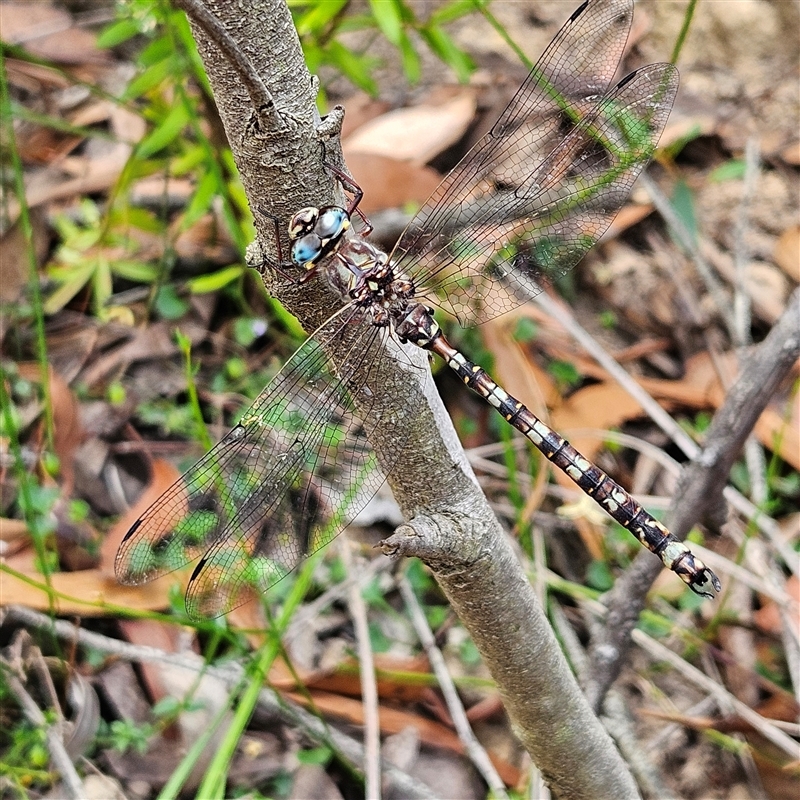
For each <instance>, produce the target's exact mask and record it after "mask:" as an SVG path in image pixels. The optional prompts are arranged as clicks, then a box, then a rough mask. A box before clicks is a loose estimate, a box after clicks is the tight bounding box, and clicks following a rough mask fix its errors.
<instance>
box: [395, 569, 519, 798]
mask: <svg viewBox="0 0 800 800" xmlns="http://www.w3.org/2000/svg"><path fill="white" fill-rule="evenodd" d="M397 585H398V587H399V589H400V594H401V595H402V596H403V601H404V602H405V604H406V608H408V613H409V614H410V616H411V622H412V624H413V625H414V630H416V632H417V636H418V637H419V640H420V642H421V644H422V646H423V648H424V649H425V653H426V655H427V656H428V660H429V661H430V663H431V667H432V668H433V671H434V674H435V675H436V680H437V681H438V682H439V687H440V688H441V690H442V694H443V695H444V699H445V702H446V703H447V709H448V711H449V712H450V717H451V718H452V720H453V724H454V725H455V728H456V732H457V733H458V738H459V739H461V741H462V742H464V746H465V747H466V749H467V753H468V755H469V757H470V759H471V760H472V763H473V764H474V765H475V766H476V767H477V769H478V771H479V772H480V773H481V775H483V779H484V780H485V781H486V783H487V784H488V786H489V788H490V789H491V790H492V792H493V793H494V796H495V797H498V798H506V800H508V794H507V793H506V786H505V783H503V779H502V778H501V777H500V776H499V775H498V774H497V770H496V769H495V768H494V764H492V762H491V759H490V758H489V755H488V753H487V752H486V750H484V749H483V746H482V745H481V743H480V742H479V741H478V740H477V739H476V738H475V734H474V733H473V732H472V728H471V727H470V724H469V720H468V719H467V713H466V711H464V706H463V705H462V704H461V699H460V698H459V696H458V692H457V691H456V687H455V685H454V684H453V680H452V678H451V677H450V673H449V672H448V671H447V665H446V664H445V661H444V656H442V653H441V651H440V650H439V648H438V647H437V646H436V640H435V639H434V636H433V632H432V631H431V629H430V627H429V626H428V621H427V620H426V619H425V614H424V613H423V611H422V608H421V607H420V605H419V602H418V601H417V596H416V595H415V594H414V590H413V589H412V588H411V584H410V583H409V581H408V578H406V577H405V575H401V576H400V577H399V578H398V581H397Z"/></svg>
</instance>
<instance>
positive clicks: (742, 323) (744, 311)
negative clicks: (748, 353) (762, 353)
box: [731, 136, 759, 347]
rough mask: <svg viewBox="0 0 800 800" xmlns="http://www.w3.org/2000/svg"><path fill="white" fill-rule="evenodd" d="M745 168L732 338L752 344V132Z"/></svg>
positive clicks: (755, 154)
mask: <svg viewBox="0 0 800 800" xmlns="http://www.w3.org/2000/svg"><path fill="white" fill-rule="evenodd" d="M744 156H745V170H744V181H743V183H744V185H743V189H742V200H741V202H740V204H739V214H738V216H737V219H736V225H735V226H734V244H733V259H734V265H735V269H736V286H735V292H736V293H735V295H734V299H733V314H734V329H733V331H731V333H732V334H733V337H734V339H733V341H734V342H735V343H736V345H737V346H738V347H747V346H748V345H749V344H750V323H751V303H750V293H749V292H748V291H747V280H746V278H747V265H748V264H749V262H750V248H749V247H748V246H747V230H748V228H749V219H750V203H751V202H752V199H753V194H754V193H755V188H756V182H757V180H758V169H759V147H758V139H757V138H756V137H755V136H751V137H750V138H749V139H748V140H747V145H746V146H745V151H744Z"/></svg>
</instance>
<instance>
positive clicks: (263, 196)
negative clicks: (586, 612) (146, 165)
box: [192, 0, 638, 800]
mask: <svg viewBox="0 0 800 800" xmlns="http://www.w3.org/2000/svg"><path fill="white" fill-rule="evenodd" d="M206 5H207V7H208V9H209V10H210V11H211V12H212V13H213V14H214V15H215V16H216V17H217V18H218V19H219V20H220V22H221V24H222V25H223V27H224V28H225V29H226V30H227V32H228V34H229V35H230V37H231V38H232V39H233V40H234V41H235V42H236V43H237V45H238V46H239V48H240V49H241V51H242V54H243V55H244V57H246V58H247V59H249V60H250V61H251V63H252V64H253V66H254V68H255V71H256V72H257V73H258V74H260V75H261V76H263V79H264V82H265V84H266V86H267V90H268V91H269V93H270V94H271V95H272V97H273V98H274V100H275V111H276V113H277V114H279V115H281V117H282V118H284V119H286V120H289V121H291V122H292V123H293V124H291V125H286V126H285V128H284V129H283V131H282V132H281V134H280V135H279V136H278V135H274V134H273V133H271V132H268V133H265V132H263V131H262V130H255V129H254V126H252V125H249V121H250V120H251V118H252V114H253V108H252V105H251V100H250V96H249V93H248V91H247V89H246V88H244V87H243V86H242V85H241V83H240V81H239V79H238V74H237V70H236V69H235V68H234V66H233V65H232V64H231V63H230V62H228V60H227V59H225V58H223V57H220V55H221V54H220V50H219V48H218V47H217V46H216V45H215V44H214V43H213V41H212V39H211V38H210V37H209V34H208V33H207V32H206V30H204V29H203V27H202V25H201V24H200V23H199V22H198V21H197V20H192V27H193V31H194V33H195V36H196V38H197V41H198V47H199V50H200V54H201V57H202V59H203V62H204V64H205V67H206V70H207V73H208V77H209V81H210V83H211V86H212V88H213V91H214V95H215V98H216V100H217V103H218V106H219V111H220V116H221V118H222V121H223V124H224V126H225V129H226V131H227V135H228V140H229V141H230V143H231V148H232V150H233V154H234V158H235V160H236V164H237V166H238V168H239V171H240V173H241V177H242V182H243V184H244V188H245V191H246V192H247V196H248V199H249V201H250V206H251V208H252V209H253V210H254V211H255V218H256V228H257V234H258V243H257V245H256V246H255V247H253V248H252V249H251V251H250V252H251V259H252V261H253V263H254V264H257V262H258V261H259V260H260V258H261V256H263V257H264V258H266V259H268V260H269V259H271V260H272V261H273V262H274V259H275V253H276V247H275V242H274V239H275V232H274V224H273V223H272V221H271V220H270V218H269V217H267V216H266V215H265V212H267V213H269V214H272V215H274V216H275V217H277V218H278V219H280V220H288V219H289V217H290V215H291V214H292V213H294V212H295V211H296V210H297V209H299V208H302V207H304V206H308V205H315V206H319V205H322V204H327V203H332V202H335V201H336V200H337V194H339V193H340V190H339V189H338V187H337V185H336V182H335V180H334V179H333V177H332V176H331V174H330V172H328V171H326V170H325V168H324V165H323V160H324V159H323V147H322V146H321V145H322V142H323V141H327V142H328V146H327V147H326V148H325V149H326V155H327V152H328V150H329V149H330V148H331V147H332V146H334V145H335V144H336V137H337V133H338V131H337V128H336V125H335V124H334V125H332V126H331V125H330V124H329V125H328V126H325V125H323V127H322V130H320V120H319V118H318V116H317V114H316V111H315V106H314V101H315V97H314V83H313V82H312V80H311V78H310V76H309V74H308V71H307V69H306V66H305V64H304V63H303V60H302V53H301V51H300V47H299V41H298V38H297V34H296V32H295V30H294V28H293V26H292V22H291V17H290V15H289V12H288V10H287V8H286V5H285V3H284V2H283V0H252V2H248V3H247V4H246V6H247V8H246V11H245V10H244V9H243V7H242V6H243V4H242V3H240V2H233V1H232V0H209V2H208V3H207V4H206ZM321 137H322V138H321ZM339 202H341V200H339ZM282 235H285V234H283V233H282ZM282 244H283V248H282V249H283V252H288V246H287V245H288V242H286V241H284V242H283V243H282ZM265 279H266V282H267V286H268V289H269V290H270V291H271V292H272V294H274V295H275V296H276V297H277V298H278V299H279V300H280V301H281V302H282V303H283V304H284V305H285V306H286V307H287V308H288V309H289V310H290V311H291V312H292V313H293V314H295V315H296V316H297V317H298V318H299V319H300V321H301V322H302V323H303V325H304V327H306V329H307V330H313V329H315V328H316V327H317V326H318V325H319V324H320V323H322V322H323V321H324V320H325V318H327V317H328V316H329V315H330V313H331V310H332V309H331V303H332V295H331V293H330V290H329V289H328V288H327V286H326V285H325V282H324V281H310V282H309V283H308V284H303V285H302V286H297V285H289V284H288V283H287V282H285V281H281V280H279V278H278V277H276V275H275V274H274V273H272V272H270V271H269V270H266V271H265ZM413 357H414V358H416V359H417V363H419V364H425V361H426V358H425V355H424V354H423V353H421V352H419V353H418V354H417V355H415V356H413ZM371 359H372V356H371V355H367V356H366V357H365V364H366V363H368V362H370V361H371ZM373 372H374V370H373ZM379 373H380V374H379V375H378V376H377V377H375V376H374V375H372V377H371V378H369V379H367V376H366V375H364V376H356V378H357V379H361V378H364V380H365V385H368V386H369V387H370V389H372V390H373V391H375V392H380V391H383V390H384V388H385V385H386V384H393V385H395V386H398V387H402V388H403V390H404V391H405V392H407V393H408V392H412V393H414V396H413V398H412V400H413V406H412V407H413V408H415V410H416V411H417V412H418V413H415V414H414V415H413V416H412V418H409V419H407V420H405V421H404V423H405V425H406V426H408V428H410V434H409V438H408V440H407V441H408V444H407V445H406V446H405V449H404V450H403V453H402V456H401V458H400V463H398V464H397V465H396V467H395V469H394V470H393V471H392V474H391V475H390V479H389V480H390V483H391V486H392V489H393V491H394V493H395V497H396V498H397V501H398V503H399V504H400V507H401V509H402V510H403V513H404V516H405V517H406V518H407V519H409V522H408V523H407V524H406V525H404V526H402V527H401V528H400V529H398V531H397V532H396V533H395V535H393V536H392V537H390V538H389V540H387V542H386V543H385V545H384V550H385V552H388V553H394V554H398V555H415V556H419V557H420V558H422V559H423V560H424V561H425V562H426V563H427V564H428V565H429V566H430V567H431V569H432V570H433V571H434V573H435V574H436V577H437V579H438V581H439V583H440V585H441V586H442V588H443V590H444V591H445V593H446V594H447V596H448V598H449V599H450V601H451V602H452V604H453V606H454V608H455V610H456V612H457V613H458V615H459V617H460V618H461V620H462V622H463V623H464V625H465V626H466V627H467V629H468V630H469V632H470V633H471V635H472V637H473V639H474V641H475V644H476V645H477V647H478V649H479V650H480V652H481V654H482V656H483V658H484V661H485V663H486V664H487V666H488V668H489V670H490V671H491V673H492V675H493V677H494V679H495V680H496V681H497V683H498V686H499V688H500V691H501V693H502V695H503V698H504V701H505V703H506V709H507V711H508V713H509V716H510V718H511V720H512V723H513V725H514V728H515V731H516V732H517V735H518V736H519V737H520V739H521V741H522V742H523V744H524V746H525V747H526V749H527V750H528V752H529V753H530V754H531V757H532V758H533V760H534V762H535V763H536V765H537V766H538V767H539V768H540V769H541V771H542V773H543V774H544V775H545V777H546V779H547V781H548V782H549V784H550V786H551V788H552V790H553V792H554V794H556V795H557V796H559V797H569V798H573V799H575V800H578V799H579V798H587V799H589V798H591V800H595V799H596V798H598V797H614V798H628V797H638V792H637V789H636V786H635V783H634V781H633V779H632V777H631V775H630V773H629V771H628V770H627V768H626V766H625V764H624V762H623V761H622V759H621V757H620V755H619V753H618V752H617V750H616V748H615V747H614V745H613V743H612V741H611V739H610V738H609V736H608V735H607V734H606V732H605V731H604V729H603V728H602V726H601V724H600V722H599V721H598V719H597V718H596V717H595V715H594V714H593V713H592V712H591V710H590V708H589V706H588V704H587V703H586V701H585V699H584V696H583V694H582V693H581V691H580V689H579V687H578V685H577V682H576V681H575V679H574V677H573V675H572V673H571V672H570V670H569V667H568V665H567V662H566V660H565V658H564V656H563V654H562V652H561V649H560V647H559V645H558V642H557V640H556V638H555V636H554V635H553V632H552V630H551V628H550V625H549V624H548V621H547V618H546V616H545V614H544V612H543V610H542V608H541V606H540V605H539V603H538V601H537V600H536V598H535V596H534V593H533V590H532V588H531V586H530V583H529V582H528V580H527V578H526V576H525V574H524V572H523V570H522V568H521V566H520V564H519V561H518V559H517V558H516V557H515V555H514V553H513V552H512V550H511V548H510V546H509V543H508V541H507V538H506V536H505V534H504V532H503V530H502V529H501V527H500V525H499V524H498V522H497V520H496V519H495V517H494V515H493V514H492V512H491V509H490V508H489V506H488V503H487V501H486V499H485V497H484V496H483V494H482V493H481V492H480V490H479V488H478V486H477V482H476V480H475V478H474V475H473V474H472V471H471V469H470V468H469V466H468V464H467V460H466V458H465V456H464V453H463V451H462V450H461V446H460V444H459V442H458V438H457V436H456V434H455V431H454V429H453V426H452V422H451V420H450V418H449V416H448V415H447V412H446V411H445V409H444V407H443V405H442V403H441V400H440V398H439V396H438V394H437V393H436V391H435V389H434V388H433V386H432V382H431V381H430V380H428V381H427V382H425V383H424V385H417V383H416V382H413V381H410V380H409V376H408V373H407V372H406V371H405V369H404V368H403V367H402V366H401V365H400V364H399V363H398V362H397V360H396V359H395V358H393V357H391V356H385V355H384V358H383V359H382V365H381V368H380V370H379ZM397 382H400V383H397ZM393 436H394V437H396V436H397V427H396V424H395V425H394V426H392V425H391V424H389V423H387V424H384V422H383V420H380V421H379V423H378V426H377V430H376V434H375V436H374V437H373V441H372V444H373V446H374V448H375V451H376V453H377V455H378V458H379V459H380V457H381V452H382V451H385V452H394V451H396V449H397V446H398V445H397V441H394V442H392V441H391V437H393Z"/></svg>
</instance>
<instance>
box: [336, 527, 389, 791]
mask: <svg viewBox="0 0 800 800" xmlns="http://www.w3.org/2000/svg"><path fill="white" fill-rule="evenodd" d="M338 547H339V555H340V556H341V557H342V561H344V565H345V570H346V572H347V574H348V575H351V574H353V573H355V572H356V568H355V565H354V563H353V552H352V549H351V544H350V540H349V539H348V538H347V536H340V537H339V540H338ZM349 596H350V600H349V606H350V613H351V615H352V617H353V624H354V626H355V632H356V643H357V645H358V665H359V674H360V676H361V703H362V705H363V706H364V760H365V768H364V779H365V787H364V788H365V791H364V796H365V797H366V798H367V800H373V798H374V800H380V797H381V725H380V720H379V719H378V685H377V683H376V681H375V662H374V660H373V658H372V647H371V646H370V639H369V625H368V623H367V606H366V604H365V603H364V598H363V597H362V596H361V586H360V584H359V583H358V582H357V581H353V582H351V583H350V591H349Z"/></svg>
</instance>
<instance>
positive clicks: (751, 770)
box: [701, 650, 768, 800]
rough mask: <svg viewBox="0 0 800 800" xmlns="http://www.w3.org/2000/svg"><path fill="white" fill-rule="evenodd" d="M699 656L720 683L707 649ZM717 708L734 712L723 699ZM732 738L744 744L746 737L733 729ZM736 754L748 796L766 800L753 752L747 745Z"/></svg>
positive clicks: (714, 678) (715, 667)
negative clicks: (746, 785) (744, 776)
mask: <svg viewBox="0 0 800 800" xmlns="http://www.w3.org/2000/svg"><path fill="white" fill-rule="evenodd" d="M701 658H702V661H703V667H704V669H705V671H706V673H707V674H708V675H710V676H711V679H712V680H713V681H714V682H715V683H717V684H720V685H721V684H722V675H721V674H720V671H719V668H718V667H717V664H716V662H715V661H714V659H713V658H712V657H711V655H710V654H709V652H708V650H704V651H703V653H702V654H701ZM718 705H719V709H720V711H721V712H722V713H723V714H727V715H733V714H735V713H736V712H735V710H734V709H733V707H732V706H731V704H730V703H729V702H728V701H727V700H725V701H722V700H719V701H718ZM731 735H732V736H733V738H734V739H736V741H737V742H739V743H740V744H743V745H746V744H747V739H746V738H745V736H744V734H742V733H740V732H739V731H733V732H732V733H731ZM737 756H738V757H739V760H740V761H741V763H742V769H743V770H744V774H745V775H746V776H747V781H748V784H749V789H750V797H751V798H752V800H768V799H767V796H766V794H765V792H764V785H763V784H762V783H761V777H760V776H759V774H758V767H757V766H756V763H755V759H754V758H753V752H752V750H751V749H750V748H749V747H742V748H740V749H739V751H738V753H737Z"/></svg>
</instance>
